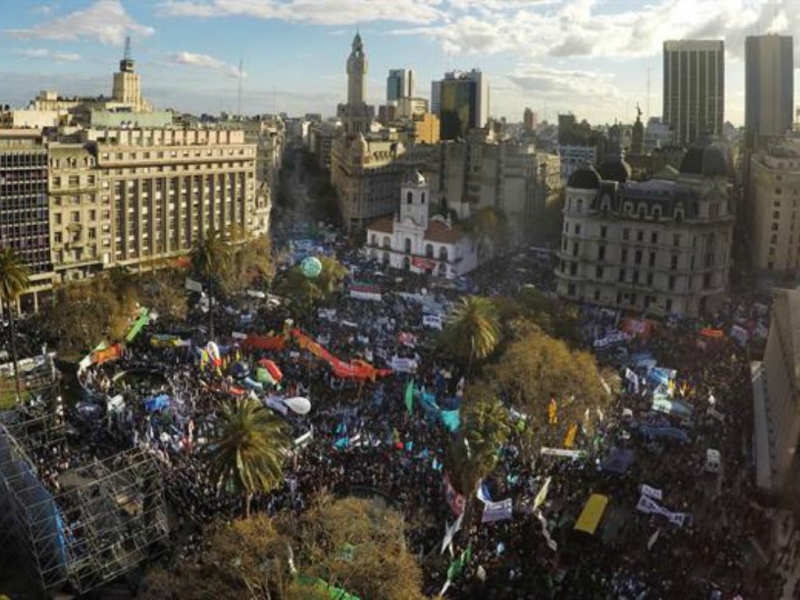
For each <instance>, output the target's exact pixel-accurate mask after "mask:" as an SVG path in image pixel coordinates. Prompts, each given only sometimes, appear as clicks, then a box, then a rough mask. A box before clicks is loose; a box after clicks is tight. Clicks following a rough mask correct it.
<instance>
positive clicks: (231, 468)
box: [204, 398, 290, 516]
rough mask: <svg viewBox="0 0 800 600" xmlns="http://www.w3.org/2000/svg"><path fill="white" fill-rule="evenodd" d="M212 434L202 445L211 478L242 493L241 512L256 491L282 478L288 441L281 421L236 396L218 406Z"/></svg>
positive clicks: (254, 403) (222, 485) (224, 486)
mask: <svg viewBox="0 0 800 600" xmlns="http://www.w3.org/2000/svg"><path fill="white" fill-rule="evenodd" d="M213 426H214V428H215V430H214V433H213V434H212V435H211V437H210V438H209V440H208V442H207V443H206V445H205V446H204V452H205V454H206V458H207V460H208V465H209V470H210V476H211V480H212V481H213V482H215V483H216V484H218V485H220V486H221V487H222V488H223V489H225V490H231V491H233V492H235V493H240V494H242V500H243V506H244V510H245V514H246V515H247V516H249V515H250V503H251V500H252V498H253V494H254V493H256V492H268V491H270V490H272V489H273V488H275V487H276V486H277V485H279V484H280V483H281V482H282V481H283V462H284V458H285V453H286V450H287V449H288V448H289V447H290V440H289V437H288V435H287V433H286V431H285V428H284V424H283V421H281V420H280V419H278V418H277V417H275V416H274V415H273V414H272V412H270V411H269V410H267V409H265V408H264V407H263V406H262V405H261V403H260V402H259V401H258V400H254V399H251V398H237V399H236V400H235V401H234V402H233V403H231V404H225V405H224V406H223V407H222V410H221V412H220V414H219V415H218V417H217V420H216V421H214V422H213Z"/></svg>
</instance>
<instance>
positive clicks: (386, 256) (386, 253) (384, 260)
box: [383, 252, 389, 265]
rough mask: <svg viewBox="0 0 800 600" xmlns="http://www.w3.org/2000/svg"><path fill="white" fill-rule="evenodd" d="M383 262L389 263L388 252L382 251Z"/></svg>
mask: <svg viewBox="0 0 800 600" xmlns="http://www.w3.org/2000/svg"><path fill="white" fill-rule="evenodd" d="M383 264H385V265H388V264H389V253H388V252H384V253H383Z"/></svg>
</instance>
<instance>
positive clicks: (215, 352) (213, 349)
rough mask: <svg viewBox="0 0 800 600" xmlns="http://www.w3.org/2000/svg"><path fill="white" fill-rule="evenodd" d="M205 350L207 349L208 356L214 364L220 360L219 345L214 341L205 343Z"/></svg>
mask: <svg viewBox="0 0 800 600" xmlns="http://www.w3.org/2000/svg"><path fill="white" fill-rule="evenodd" d="M206 350H207V351H208V356H209V357H210V358H211V360H212V361H214V363H215V364H218V363H219V362H220V357H219V346H217V343H216V342H208V344H206Z"/></svg>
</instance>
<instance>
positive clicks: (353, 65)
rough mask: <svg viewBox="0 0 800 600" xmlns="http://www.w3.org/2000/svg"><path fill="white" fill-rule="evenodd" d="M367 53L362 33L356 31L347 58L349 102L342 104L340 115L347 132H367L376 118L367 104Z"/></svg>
mask: <svg viewBox="0 0 800 600" xmlns="http://www.w3.org/2000/svg"><path fill="white" fill-rule="evenodd" d="M367 70H368V65H367V55H366V53H365V52H364V43H363V42H362V41H361V35H360V34H358V33H356V35H355V37H354V38H353V43H352V45H351V50H350V56H349V57H348V58H347V104H340V105H339V108H338V115H339V117H340V118H341V119H342V125H343V126H344V131H345V133H346V134H353V133H366V132H367V131H369V127H370V123H372V121H373V119H374V118H375V109H374V107H372V106H369V105H368V104H367Z"/></svg>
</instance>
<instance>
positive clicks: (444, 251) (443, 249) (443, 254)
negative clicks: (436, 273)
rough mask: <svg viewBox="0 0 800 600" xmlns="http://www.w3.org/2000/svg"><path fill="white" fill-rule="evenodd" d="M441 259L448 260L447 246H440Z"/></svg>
mask: <svg viewBox="0 0 800 600" xmlns="http://www.w3.org/2000/svg"><path fill="white" fill-rule="evenodd" d="M439 260H442V261H447V246H439Z"/></svg>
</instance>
